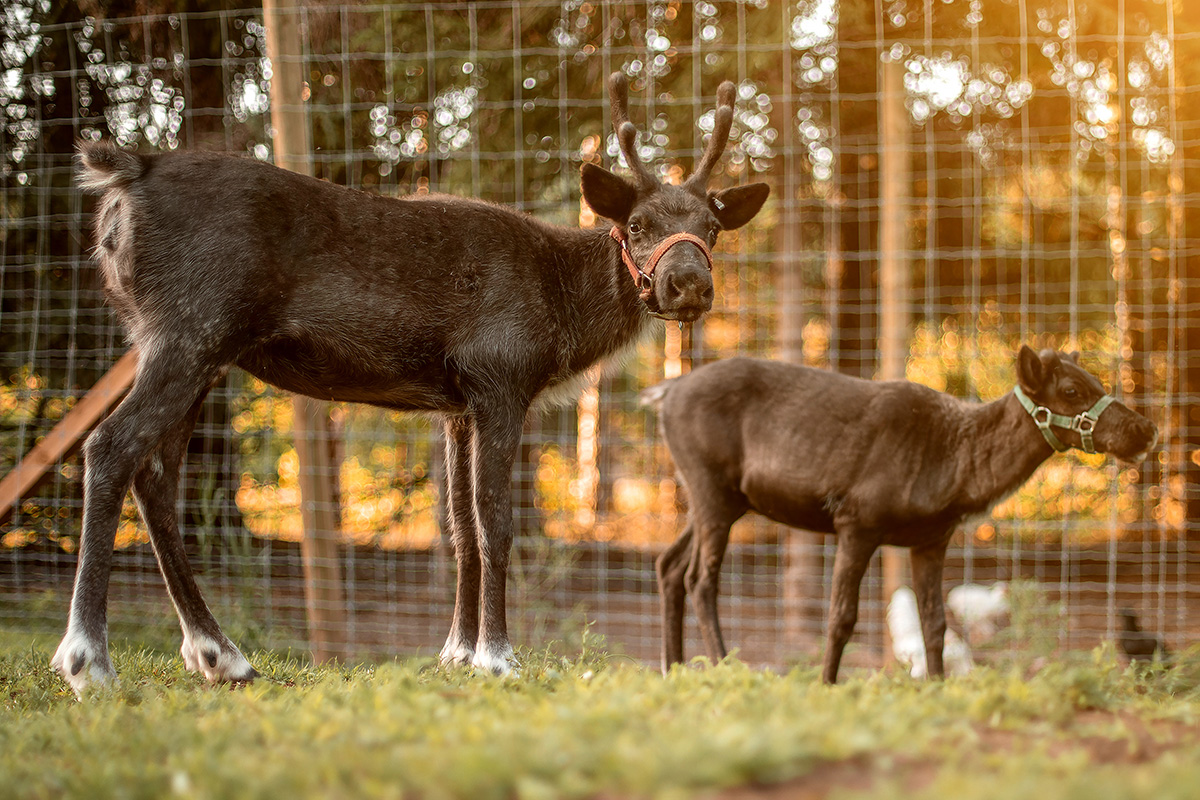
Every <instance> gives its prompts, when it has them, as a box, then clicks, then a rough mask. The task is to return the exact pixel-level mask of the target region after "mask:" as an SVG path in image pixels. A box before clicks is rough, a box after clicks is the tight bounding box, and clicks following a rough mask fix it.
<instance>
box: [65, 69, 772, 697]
mask: <svg viewBox="0 0 1200 800" xmlns="http://www.w3.org/2000/svg"><path fill="white" fill-rule="evenodd" d="M609 87H610V93H611V99H612V110H613V124H614V127H615V128H616V132H617V135H618V137H619V139H620V144H621V151H622V152H623V153H624V154H625V158H626V160H627V161H628V163H629V165H630V167H631V168H632V170H633V176H634V180H633V181H632V182H630V181H628V180H625V179H623V178H621V177H618V176H616V175H614V174H612V173H610V172H608V171H607V170H604V169H602V168H600V167H598V166H595V165H593V164H584V165H583V173H582V183H583V196H584V198H585V199H586V200H587V202H588V204H589V205H591V207H592V208H593V209H594V210H595V211H596V212H597V213H599V214H600V215H602V216H604V217H607V218H609V219H610V220H612V222H613V223H614V225H613V228H612V230H611V231H609V230H579V229H575V228H564V227H556V226H553V225H549V224H546V223H544V222H541V221H539V220H537V219H533V218H531V217H529V216H527V215H525V214H523V213H520V212H518V211H515V210H513V209H510V208H505V207H502V206H498V205H493V204H490V203H485V202H482V201H479V200H471V199H465V198H459V197H449V196H437V195H434V196H428V197H418V198H412V197H410V198H401V199H396V198H389V197H379V196H376V195H372V194H367V193H364V192H360V191H354V190H351V189H347V188H343V187H340V186H335V185H332V184H330V183H326V182H323V181H319V180H315V179H313V178H309V177H305V176H302V175H297V174H294V173H291V172H287V171H284V170H281V169H277V168H275V167H272V166H269V165H267V164H263V163H259V162H256V161H251V160H246V159H240V158H232V157H228V156H220V155H208V154H203V153H172V154H161V155H149V156H142V155H135V154H133V153H128V152H125V151H122V150H118V149H116V148H115V147H112V146H110V145H106V144H91V143H85V144H82V145H81V146H80V153H79V157H80V162H81V165H82V169H81V178H80V185H81V186H82V187H83V188H84V189H85V190H88V191H93V192H98V193H100V194H101V195H102V197H101V200H100V205H99V209H98V211H97V214H96V223H95V232H96V242H97V243H98V244H97V246H96V259H97V261H98V263H99V267H100V271H101V274H102V275H103V278H104V283H105V287H106V289H107V293H108V296H109V298H110V300H111V302H112V304H113V306H114V307H115V308H116V310H117V312H118V314H119V315H120V317H121V319H122V321H123V323H124V324H125V327H126V328H127V330H128V333H129V338H130V340H131V341H132V343H133V344H135V345H136V346H137V348H138V352H139V363H138V371H137V378H136V380H135V382H134V384H133V388H132V390H131V391H130V393H129V395H128V396H127V397H126V398H125V399H124V401H122V402H121V404H120V405H119V406H118V407H117V408H116V410H115V411H114V412H113V413H112V415H111V416H109V417H108V418H107V419H106V420H105V421H104V422H103V423H101V424H100V426H99V427H97V429H96V430H95V432H94V433H92V435H91V436H90V437H89V438H88V440H87V443H86V445H85V446H84V463H85V474H84V514H83V534H82V540H81V543H80V551H79V565H78V571H77V575H76V580H75V591H74V595H73V597H72V600H71V611H70V617H69V621H68V626H67V632H66V635H65V637H64V638H63V640H62V644H61V645H60V646H59V648H58V651H57V653H55V655H54V659H53V665H54V666H55V667H56V668H57V669H58V670H59V671H60V672H61V673H62V674H63V676H64V677H65V678H66V679H67V681H68V682H69V683H70V684H71V685H72V687H74V688H75V689H76V691H81V690H82V689H83V688H84V687H85V686H86V685H88V684H89V683H104V682H108V681H110V680H112V679H113V677H114V672H113V668H112V665H111V663H110V661H109V657H108V634H107V622H106V605H107V594H108V578H109V571H110V568H111V551H112V547H113V539H114V536H115V532H116V527H117V518H118V515H119V513H120V510H121V502H122V498H124V496H125V494H126V493H127V492H128V491H129V490H130V488H132V489H133V493H134V498H135V499H136V500H137V503H138V507H139V509H140V511H141V514H142V518H143V520H144V521H145V523H146V526H147V528H148V529H149V532H150V538H151V541H152V543H153V545H154V550H155V553H156V554H157V556H158V561H159V566H160V567H161V569H162V574H163V578H164V579H165V581H166V584H167V588H168V590H169V592H170V595H171V599H172V601H173V602H174V604H175V607H176V610H177V611H178V613H179V620H180V624H181V626H182V629H183V647H182V654H183V658H184V662H185V664H186V665H187V667H188V668H189V669H193V670H200V671H202V672H203V673H204V674H205V675H206V676H207V677H208V678H209V679H210V680H213V681H225V680H235V681H244V680H250V679H252V678H254V677H255V675H256V673H255V671H254V669H253V667H251V665H250V663H249V662H248V661H247V660H246V659H245V657H243V655H242V654H241V653H240V652H239V651H238V649H237V647H235V646H234V644H233V643H232V642H230V641H229V639H228V638H227V637H226V636H225V635H224V634H223V633H222V632H221V629H220V627H219V626H218V624H217V622H216V620H215V619H214V618H213V616H212V614H211V613H210V612H209V610H208V607H207V605H206V604H205V602H204V599H203V597H202V596H201V593H200V590H199V589H198V588H197V586H196V582H195V580H194V579H193V575H192V571H191V567H190V566H189V564H188V562H187V559H186V557H185V555H184V551H183V547H182V544H181V540H180V535H179V528H178V521H177V519H176V514H175V502H176V498H177V496H178V485H179V465H180V460H181V458H182V456H183V452H184V448H185V445H186V443H187V440H188V438H189V436H190V435H191V432H192V427H193V425H194V424H195V420H196V415H197V413H198V412H199V409H200V404H201V402H202V401H203V399H204V397H205V395H206V394H207V392H208V390H209V388H210V387H211V386H212V385H213V383H214V382H216V381H217V380H219V379H220V378H221V377H222V376H223V375H224V374H225V373H226V372H228V370H229V369H230V368H231V367H234V366H238V367H241V368H242V369H244V370H246V371H247V372H249V373H251V374H252V375H255V376H257V377H259V378H261V379H263V380H265V381H267V382H268V383H271V384H273V385H275V386H278V387H281V388H283V389H286V390H289V391H293V392H297V393H300V394H306V395H310V396H312V397H317V398H323V399H327V400H338V401H350V402H361V403H371V404H373V405H377V406H381V407H384V408H390V409H397V410H401V411H418V412H431V413H435V414H438V415H440V416H442V417H443V418H444V419H445V430H446V440H447V472H448V483H449V498H448V499H449V511H450V513H449V517H450V524H451V527H452V530H453V541H454V549H455V555H456V558H457V560H458V586H457V592H456V596H455V607H454V619H453V621H452V623H451V626H450V634H449V637H448V638H447V640H446V644H445V647H443V649H442V652H441V658H442V661H443V662H453V663H469V664H473V665H475V666H476V667H478V668H481V669H484V670H488V671H491V672H495V673H505V672H508V671H509V670H510V669H511V668H512V666H513V651H512V647H511V645H510V643H509V638H508V629H507V625H506V618H505V596H504V592H505V576H506V572H507V569H508V561H509V550H510V547H511V544H512V537H513V525H512V509H511V505H510V497H511V494H510V480H511V472H512V464H513V457H514V453H515V451H516V448H517V444H518V441H519V439H520V435H521V426H522V422H523V421H524V419H525V416H526V413H527V411H528V410H529V408H530V406H531V405H532V404H533V403H534V402H535V400H538V399H544V398H546V397H547V396H552V395H556V394H557V395H562V394H569V391H570V388H571V387H572V386H573V385H574V386H577V385H578V384H579V380H578V379H579V378H580V377H581V376H582V375H583V373H584V372H585V371H586V370H587V369H588V368H589V367H591V366H592V365H593V364H596V363H597V362H600V361H604V360H606V359H610V358H611V357H613V356H614V355H616V354H620V353H621V352H623V351H624V352H628V351H629V350H630V349H631V348H632V346H633V345H635V344H636V343H637V341H638V339H639V338H640V337H642V336H643V335H644V334H646V333H647V332H648V331H650V330H652V327H653V320H654V318H655V317H659V318H665V319H671V320H680V321H691V320H695V319H697V318H699V317H700V316H701V315H702V314H704V313H705V312H707V311H708V310H709V309H710V308H711V306H712V298H713V284H712V277H711V275H710V270H711V258H712V257H711V253H710V248H711V247H712V246H713V245H714V243H715V242H716V239H717V234H718V233H719V232H720V231H722V230H728V229H731V228H737V227H739V226H740V225H743V224H745V223H746V222H748V221H749V220H750V219H751V218H752V217H753V216H754V215H755V214H756V213H757V212H758V210H759V208H760V207H761V206H762V204H763V202H764V201H765V200H766V197H767V191H768V190H767V187H766V186H765V185H763V184H752V185H748V186H741V187H736V188H731V189H726V190H724V191H718V192H709V191H708V189H707V182H708V179H709V176H710V173H711V171H712V168H713V166H714V165H715V164H716V162H717V160H718V158H719V157H720V155H721V153H722V152H723V150H724V148H725V144H726V142H727V140H728V138H729V130H730V125H731V121H732V117H733V102H734V90H733V85H732V84H731V83H728V82H726V83H724V84H722V85H721V87H720V89H719V90H718V98H719V107H718V109H717V116H716V128H715V130H714V132H713V135H712V137H711V139H710V140H709V143H708V146H707V148H706V150H705V151H704V154H703V157H702V158H701V159H700V162H699V164H698V165H697V167H696V169H695V172H694V173H693V174H692V176H691V177H690V178H689V179H688V180H687V182H686V183H684V184H683V185H682V186H672V185H666V184H661V183H659V181H658V180H656V179H655V178H654V176H653V174H652V173H651V172H650V170H649V169H648V168H647V167H646V165H644V164H642V162H641V161H640V160H639V159H638V156H637V150H636V147H635V140H636V136H637V131H636V129H635V128H634V126H633V124H632V123H631V122H630V121H629V119H628V89H627V84H626V79H625V77H624V76H623V75H621V74H620V73H617V74H614V75H613V76H612V78H611V79H610V83H609Z"/></svg>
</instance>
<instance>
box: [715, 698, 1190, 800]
mask: <svg viewBox="0 0 1200 800" xmlns="http://www.w3.org/2000/svg"><path fill="white" fill-rule="evenodd" d="M1114 726H1115V728H1116V729H1117V730H1121V731H1123V732H1125V733H1126V734H1127V735H1124V736H1120V737H1119V738H1107V737H1105V736H1101V735H1098V734H1097V733H1096V731H1101V730H1108V731H1112V730H1113V729H1114ZM977 732H978V734H979V739H978V741H977V743H976V744H975V745H974V757H977V758H979V759H981V760H982V759H984V758H986V757H987V756H990V755H1000V756H1014V757H1016V756H1020V755H1021V754H1022V753H1026V752H1029V751H1030V750H1032V749H1033V748H1034V747H1043V746H1044V747H1045V751H1046V752H1048V753H1050V754H1051V755H1055V754H1065V753H1067V752H1070V751H1078V750H1080V749H1082V750H1084V751H1086V752H1087V753H1088V755H1089V758H1090V760H1091V762H1092V763H1093V764H1096V765H1102V764H1103V765H1123V764H1131V765H1132V764H1146V763H1151V762H1154V761H1157V760H1159V759H1160V758H1162V757H1163V756H1165V755H1166V754H1168V753H1170V752H1173V751H1177V750H1181V749H1183V748H1187V747H1194V746H1196V745H1197V744H1198V743H1200V727H1197V726H1194V725H1187V724H1184V723H1181V722H1175V721H1170V720H1145V719H1142V718H1140V717H1137V716H1136V715H1133V714H1130V713H1128V712H1108V711H1084V712H1081V713H1079V714H1077V715H1076V717H1075V718H1074V719H1073V720H1072V721H1071V722H1069V723H1068V724H1066V725H1063V726H1062V727H1061V728H1059V729H1058V730H1056V731H1054V732H1053V733H1052V734H1051V735H1049V736H1048V738H1049V741H1045V740H1042V739H1038V738H1037V736H1036V735H1034V736H1033V737H1031V734H1030V733H1029V730H1028V729H1026V730H1022V731H1019V732H1017V731H1010V730H998V729H995V728H987V727H984V726H979V727H978V729H977ZM940 766H941V765H940V764H939V763H938V762H937V761H934V760H932V759H919V758H916V759H914V758H901V757H896V756H892V755H889V754H879V755H874V756H858V757H856V758H852V759H848V760H845V761H830V762H824V763H821V764H817V765H816V766H814V767H813V769H812V770H810V771H809V772H807V773H806V774H805V775H803V776H801V777H798V778H794V779H792V780H789V781H784V782H781V783H776V784H771V785H751V786H739V787H736V788H733V789H727V790H724V791H721V792H718V793H716V794H714V795H712V797H714V798H717V800H823V799H824V798H826V797H828V796H829V795H830V794H831V793H833V792H834V791H859V792H866V791H869V790H870V789H871V788H872V787H873V786H875V785H876V784H877V783H878V782H880V781H882V780H886V781H888V782H889V783H899V784H900V785H901V786H902V787H904V788H905V789H906V790H908V791H916V790H919V789H922V788H924V787H926V786H928V785H929V784H930V783H932V782H933V780H934V779H935V778H936V777H937V774H938V771H939V769H940Z"/></svg>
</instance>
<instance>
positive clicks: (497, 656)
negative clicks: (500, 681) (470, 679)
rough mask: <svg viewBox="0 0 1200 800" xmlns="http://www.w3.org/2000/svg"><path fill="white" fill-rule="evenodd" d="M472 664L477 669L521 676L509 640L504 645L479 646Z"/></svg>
mask: <svg viewBox="0 0 1200 800" xmlns="http://www.w3.org/2000/svg"><path fill="white" fill-rule="evenodd" d="M471 664H472V666H474V667H475V668H476V669H479V670H484V671H486V672H490V673H491V674H493V675H497V676H500V677H505V676H507V677H512V678H518V677H520V672H519V671H518V669H517V666H518V665H517V659H516V657H515V656H514V655H513V649H512V645H510V644H508V643H507V642H506V643H505V644H504V645H503V646H498V647H497V646H493V647H487V646H482V647H479V648H477V649H476V651H475V657H474V658H473V659H472V660H471Z"/></svg>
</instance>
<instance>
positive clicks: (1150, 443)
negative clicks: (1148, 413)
mask: <svg viewBox="0 0 1200 800" xmlns="http://www.w3.org/2000/svg"><path fill="white" fill-rule="evenodd" d="M1017 388H1018V389H1019V390H1020V391H1019V392H1017V397H1018V399H1019V400H1020V399H1021V397H1022V395H1024V397H1025V398H1027V400H1028V403H1027V402H1026V401H1025V400H1022V401H1021V402H1022V405H1024V406H1025V408H1026V411H1028V412H1029V414H1030V416H1032V417H1033V419H1034V421H1035V422H1036V423H1037V425H1038V427H1039V428H1041V430H1042V435H1043V436H1045V438H1046V441H1047V442H1048V443H1049V444H1050V446H1051V447H1053V448H1054V449H1055V450H1067V449H1069V448H1071V447H1078V448H1080V449H1082V450H1084V451H1085V452H1089V453H1092V452H1100V453H1109V454H1110V455H1113V456H1116V457H1117V458H1118V459H1119V460H1121V461H1128V462H1133V463H1138V462H1140V461H1142V460H1143V459H1145V458H1146V455H1147V454H1148V453H1149V452H1150V450H1151V449H1153V448H1154V445H1156V444H1157V443H1158V428H1156V427H1155V426H1154V423H1153V422H1151V421H1150V420H1148V419H1146V418H1145V417H1143V416H1142V415H1141V414H1138V413H1137V412H1136V411H1132V410H1130V409H1129V408H1127V407H1126V406H1124V405H1122V404H1121V403H1118V402H1117V401H1115V400H1113V399H1112V398H1111V397H1110V396H1109V395H1108V393H1107V392H1105V391H1104V387H1103V386H1102V385H1101V383H1100V381H1099V380H1097V378H1096V377H1095V376H1094V375H1092V374H1091V373H1090V372H1087V371H1086V370H1084V369H1083V368H1082V367H1080V366H1079V353H1070V354H1064V353H1059V352H1058V351H1055V350H1043V351H1042V352H1041V353H1035V352H1034V351H1033V350H1032V349H1030V348H1029V347H1028V346H1027V345H1022V346H1021V352H1020V354H1019V355H1018V356H1017ZM1056 442H1057V444H1056Z"/></svg>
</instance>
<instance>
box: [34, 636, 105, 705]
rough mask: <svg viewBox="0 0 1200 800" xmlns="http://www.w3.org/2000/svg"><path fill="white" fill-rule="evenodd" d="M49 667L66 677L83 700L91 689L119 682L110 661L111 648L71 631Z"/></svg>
mask: <svg viewBox="0 0 1200 800" xmlns="http://www.w3.org/2000/svg"><path fill="white" fill-rule="evenodd" d="M50 666H51V667H53V668H54V669H55V670H56V671H57V672H58V674H59V675H62V676H63V680H65V681H66V682H67V684H68V685H70V687H71V689H72V690H73V691H74V692H75V696H76V697H78V698H80V699H83V695H84V692H86V691H87V690H89V689H95V688H101V687H105V686H112V685H114V684H115V683H116V682H117V672H116V670H114V669H113V667H112V662H111V661H109V660H108V646H107V645H106V644H97V643H96V642H93V641H91V640H89V639H87V638H86V637H84V636H80V635H78V634H76V633H73V632H72V631H70V630H68V631H67V635H66V636H64V637H63V640H62V642H61V643H60V644H59V645H58V650H56V651H55V653H54V658H52V659H50Z"/></svg>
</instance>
